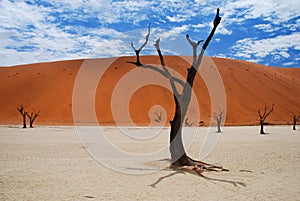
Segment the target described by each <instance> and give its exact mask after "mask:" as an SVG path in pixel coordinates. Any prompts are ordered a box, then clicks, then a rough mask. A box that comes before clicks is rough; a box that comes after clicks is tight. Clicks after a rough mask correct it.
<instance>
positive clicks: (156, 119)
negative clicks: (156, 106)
mask: <svg viewBox="0 0 300 201" xmlns="http://www.w3.org/2000/svg"><path fill="white" fill-rule="evenodd" d="M154 114H155V116H156V118H155V119H154V121H156V122H157V123H159V122H161V121H162V111H160V112H159V114H158V113H157V112H155V113H154Z"/></svg>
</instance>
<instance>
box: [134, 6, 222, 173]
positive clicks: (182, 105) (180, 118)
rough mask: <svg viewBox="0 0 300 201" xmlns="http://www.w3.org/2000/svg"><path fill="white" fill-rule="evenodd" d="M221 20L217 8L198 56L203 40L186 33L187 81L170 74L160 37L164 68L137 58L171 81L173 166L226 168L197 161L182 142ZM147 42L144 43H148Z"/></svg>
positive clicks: (158, 50) (197, 168) (159, 54)
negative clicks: (198, 78) (198, 80)
mask: <svg viewBox="0 0 300 201" xmlns="http://www.w3.org/2000/svg"><path fill="white" fill-rule="evenodd" d="M220 22H221V17H220V16H219V9H217V13H216V15H215V18H214V21H213V28H212V30H211V32H210V34H209V36H208V37H207V39H206V41H205V42H204V44H203V46H202V48H201V51H200V53H199V55H198V56H197V48H198V46H199V44H200V43H201V40H200V41H198V42H192V41H191V40H190V37H189V35H186V39H187V40H188V42H189V43H190V45H191V46H192V48H193V62H192V65H191V67H190V68H188V73H187V77H186V80H185V81H182V80H180V79H178V78H176V77H174V76H172V75H171V74H170V72H169V70H168V69H167V68H166V65H165V61H164V57H163V55H162V52H161V50H160V47H159V43H160V39H157V41H156V43H155V44H154V47H155V48H156V51H157V53H158V56H159V59H160V64H161V68H162V70H161V69H159V68H158V67H155V66H150V65H142V64H141V63H140V61H139V59H137V62H136V63H135V65H136V66H137V67H143V68H149V69H153V70H155V71H157V72H160V73H161V74H162V75H163V76H165V77H167V78H168V79H169V82H170V85H171V88H172V91H173V99H174V102H175V113H174V116H173V119H172V120H171V121H170V124H171V130H170V146H169V150H170V153H171V166H172V167H173V168H177V167H183V166H185V167H186V166H188V167H190V168H191V170H193V171H196V172H197V173H199V174H200V173H201V172H202V171H204V170H225V169H223V168H222V167H217V166H213V165H210V164H207V163H203V162H201V161H197V160H194V159H192V158H190V157H189V156H188V155H187V153H186V151H185V148H184V146H183V142H182V127H183V123H184V119H185V115H186V113H187V109H188V106H189V103H190V100H191V94H192V87H193V83H194V79H195V76H196V74H197V70H198V68H199V66H200V64H201V61H202V58H203V55H204V52H205V50H206V48H207V47H208V45H209V42H210V41H211V39H212V37H213V35H214V33H215V31H216V29H217V27H218V25H219V23H220ZM149 33H150V31H149V27H148V35H147V37H146V42H147V41H148V37H149ZM146 42H145V43H144V44H146ZM132 46H133V45H132ZM143 46H144V45H143ZM140 49H141V48H140ZM175 83H177V84H179V85H181V86H182V87H183V89H182V91H181V92H179V90H178V89H177V87H176V84H175Z"/></svg>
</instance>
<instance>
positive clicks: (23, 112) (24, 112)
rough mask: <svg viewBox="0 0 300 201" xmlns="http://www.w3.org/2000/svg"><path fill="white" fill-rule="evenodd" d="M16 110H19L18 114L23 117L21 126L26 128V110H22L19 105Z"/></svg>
mask: <svg viewBox="0 0 300 201" xmlns="http://www.w3.org/2000/svg"><path fill="white" fill-rule="evenodd" d="M17 110H18V111H19V112H20V114H21V115H22V117H23V128H26V127H27V126H26V115H27V114H28V112H26V111H25V110H24V107H23V106H22V105H21V106H20V107H17Z"/></svg>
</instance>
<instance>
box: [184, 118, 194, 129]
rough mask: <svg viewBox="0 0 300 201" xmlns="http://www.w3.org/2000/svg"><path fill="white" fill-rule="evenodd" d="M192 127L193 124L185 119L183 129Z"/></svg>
mask: <svg viewBox="0 0 300 201" xmlns="http://www.w3.org/2000/svg"><path fill="white" fill-rule="evenodd" d="M192 125H193V123H190V122H189V118H186V119H185V121H184V126H185V127H191V126H192Z"/></svg>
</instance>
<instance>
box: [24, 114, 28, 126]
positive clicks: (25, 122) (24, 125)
mask: <svg viewBox="0 0 300 201" xmlns="http://www.w3.org/2000/svg"><path fill="white" fill-rule="evenodd" d="M23 128H27V126H26V114H25V115H23Z"/></svg>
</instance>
